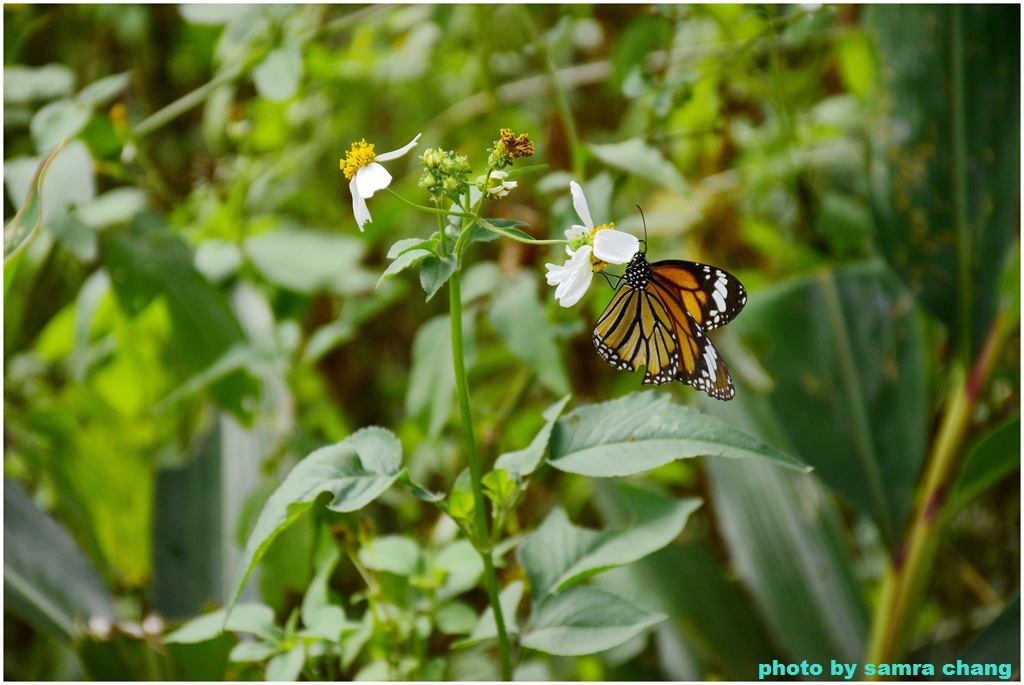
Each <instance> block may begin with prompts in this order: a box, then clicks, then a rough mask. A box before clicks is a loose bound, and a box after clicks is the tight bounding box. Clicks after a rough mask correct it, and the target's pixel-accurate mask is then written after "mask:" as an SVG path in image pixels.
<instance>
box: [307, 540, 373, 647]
mask: <svg viewBox="0 0 1024 685" xmlns="http://www.w3.org/2000/svg"><path fill="white" fill-rule="evenodd" d="M315 554H316V561H315V563H316V574H315V575H314V576H313V580H312V581H311V582H310V584H309V587H308V588H307V589H306V594H305V595H303V597H302V606H301V616H302V624H303V625H304V626H305V630H303V631H302V633H301V634H302V636H303V637H307V636H309V637H319V638H321V639H324V640H328V641H330V642H335V643H337V642H340V641H341V633H342V631H344V630H346V629H347V630H355V629H357V628H358V627H359V625H360V624H358V623H354V622H350V621H349V620H348V619H347V618H346V616H345V610H344V609H343V608H342V607H341V605H340V604H337V603H334V602H331V601H330V580H331V574H332V573H333V572H334V569H335V567H337V565H338V562H339V561H340V560H341V551H340V550H339V549H338V546H337V545H336V544H335V543H334V540H333V538H332V537H331V535H330V532H329V531H328V530H327V529H326V528H323V529H322V530H321V533H320V538H319V541H318V547H317V550H316V552H315Z"/></svg>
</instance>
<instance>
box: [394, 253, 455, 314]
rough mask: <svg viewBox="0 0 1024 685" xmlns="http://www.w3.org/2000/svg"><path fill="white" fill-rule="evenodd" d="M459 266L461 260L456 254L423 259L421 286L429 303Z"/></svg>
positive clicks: (431, 256)
mask: <svg viewBox="0 0 1024 685" xmlns="http://www.w3.org/2000/svg"><path fill="white" fill-rule="evenodd" d="M396 261H397V260H396ZM458 265H459V258H458V257H457V256H455V255H454V254H450V255H445V256H444V257H443V258H441V257H437V256H436V255H433V254H431V255H429V256H427V257H426V258H424V259H423V262H422V264H421V265H420V285H421V286H423V292H425V293H426V294H427V302H429V301H430V298H432V297H433V296H434V294H435V293H437V291H438V290H439V289H440V288H441V286H442V285H444V284H445V282H447V281H448V279H449V278H451V275H452V274H453V273H455V269H456V268H457V267H458Z"/></svg>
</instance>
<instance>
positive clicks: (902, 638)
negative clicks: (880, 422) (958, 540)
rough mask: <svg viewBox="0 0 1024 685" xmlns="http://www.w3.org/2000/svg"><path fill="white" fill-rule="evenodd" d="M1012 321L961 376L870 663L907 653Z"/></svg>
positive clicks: (882, 609)
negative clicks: (952, 492) (968, 445)
mask: <svg viewBox="0 0 1024 685" xmlns="http://www.w3.org/2000/svg"><path fill="white" fill-rule="evenodd" d="M1012 321H1013V319H1012V317H1010V316H1008V315H1007V314H1006V313H1005V312H1004V313H1002V314H1001V315H1000V316H998V317H996V320H995V322H994V323H993V325H992V328H991V330H990V332H989V335H988V338H987V339H986V341H985V345H984V346H983V347H982V349H981V352H980V354H979V355H978V358H977V361H976V362H975V364H974V367H973V368H972V369H971V371H970V373H969V374H968V373H966V372H964V371H963V370H959V371H958V372H957V375H956V378H955V380H954V382H953V388H952V389H951V391H950V394H949V399H948V401H947V403H946V406H947V410H946V413H945V415H944V416H943V418H942V424H941V425H940V426H939V432H938V436H937V437H936V439H935V443H934V447H933V448H932V453H931V456H930V458H929V459H928V464H927V467H926V471H925V474H924V480H923V484H922V486H921V489H920V490H919V494H918V498H917V501H916V502H915V506H914V515H913V518H912V519H911V522H910V526H909V528H908V530H907V535H906V538H905V539H904V542H903V545H902V546H901V548H900V549H899V550H897V552H896V554H895V555H894V557H893V561H892V563H891V564H890V566H889V568H888V569H887V571H886V576H885V579H884V581H883V583H882V597H881V600H880V602H879V605H878V609H877V610H876V612H875V619H874V622H873V624H872V626H871V635H870V638H869V644H868V653H867V657H866V661H867V662H868V663H895V662H898V661H900V660H901V659H902V658H903V655H904V654H905V653H906V649H907V646H908V644H909V642H910V638H911V636H912V629H913V620H914V619H915V617H916V616H917V614H918V610H919V605H920V603H921V599H922V597H923V596H924V592H925V590H927V588H928V584H929V582H930V581H931V577H932V570H933V569H934V566H935V563H934V562H935V555H936V553H937V551H938V548H939V543H940V542H941V540H942V538H943V530H942V529H941V527H942V523H943V522H946V521H948V517H945V516H943V506H944V505H946V504H947V502H948V499H947V495H948V494H949V488H950V485H951V483H952V482H953V478H954V477H955V475H956V473H957V466H958V465H959V461H960V457H961V456H962V454H963V445H964V442H965V440H966V439H967V437H968V436H969V434H970V428H971V421H972V418H973V417H974V412H975V408H976V407H977V404H978V400H979V399H980V397H981V393H982V390H983V389H984V387H985V386H986V384H987V382H988V377H989V375H990V373H991V371H992V366H993V365H994V364H995V361H996V359H998V357H999V354H1000V351H1001V350H1002V347H1003V345H1004V344H1005V342H1006V340H1007V338H1008V333H1009V331H1010V330H1012V327H1013V323H1012Z"/></svg>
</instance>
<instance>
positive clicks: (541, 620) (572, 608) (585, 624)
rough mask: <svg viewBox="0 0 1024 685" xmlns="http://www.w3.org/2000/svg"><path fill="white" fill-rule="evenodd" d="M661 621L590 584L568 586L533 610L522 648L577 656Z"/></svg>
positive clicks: (659, 616)
mask: <svg viewBox="0 0 1024 685" xmlns="http://www.w3.org/2000/svg"><path fill="white" fill-rule="evenodd" d="M664 620H665V616H664V615H663V614H650V613H648V612H646V611H643V610H641V609H638V608H637V607H636V606H634V605H632V604H630V603H629V602H627V601H626V600H624V599H622V598H620V597H618V596H616V595H613V594H610V593H608V592H605V591H604V590H598V589H597V588H594V587H588V586H585V585H582V586H576V587H571V588H569V589H568V590H566V591H565V592H561V593H559V594H557V595H551V596H548V597H547V598H546V599H544V600H543V601H541V602H540V604H539V605H537V606H536V607H535V609H534V611H533V617H532V620H531V621H530V623H529V628H528V630H526V631H524V632H523V636H522V639H521V641H520V642H521V643H522V645H523V646H524V647H530V648H531V649H536V650H537V651H539V652H544V653H546V654H555V655H558V656H579V655H582V654H594V653H596V652H601V651H604V650H606V649H611V648H612V647H616V646H618V645H621V644H622V643H624V642H626V641H627V640H630V639H632V638H633V637H635V636H636V635H639V634H640V633H641V632H642V631H643V630H645V629H646V628H649V627H650V626H653V625H655V624H656V623H660V622H661V621H664Z"/></svg>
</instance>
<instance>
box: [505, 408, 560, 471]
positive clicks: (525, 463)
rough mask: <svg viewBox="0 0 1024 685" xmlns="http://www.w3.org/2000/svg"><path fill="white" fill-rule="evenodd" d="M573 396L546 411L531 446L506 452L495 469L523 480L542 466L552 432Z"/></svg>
mask: <svg viewBox="0 0 1024 685" xmlns="http://www.w3.org/2000/svg"><path fill="white" fill-rule="evenodd" d="M571 397H572V395H566V396H565V397H563V398H562V399H560V400H558V401H557V402H555V403H554V404H552V405H551V406H550V407H548V408H547V409H545V410H544V419H545V423H544V425H543V426H542V427H541V429H540V430H539V431H538V432H537V435H536V436H535V437H534V438H533V440H532V441H531V442H530V444H529V445H528V446H527V447H525V448H524V449H521V450H517V451H515V452H506V453H505V454H503V455H501V456H500V457H498V459H497V460H496V461H495V462H494V468H496V469H506V470H507V471H508V472H509V473H510V474H511V475H512V477H513V478H516V479H518V480H522V479H523V478H524V477H525V476H528V475H530V474H531V473H533V472H534V471H535V470H536V468H537V466H539V465H540V462H541V459H543V458H544V453H545V452H546V451H547V449H548V442H549V441H550V440H551V431H552V430H554V427H555V421H557V420H558V417H559V416H561V415H562V411H563V410H564V409H565V405H567V404H568V403H569V399H570V398H571Z"/></svg>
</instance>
